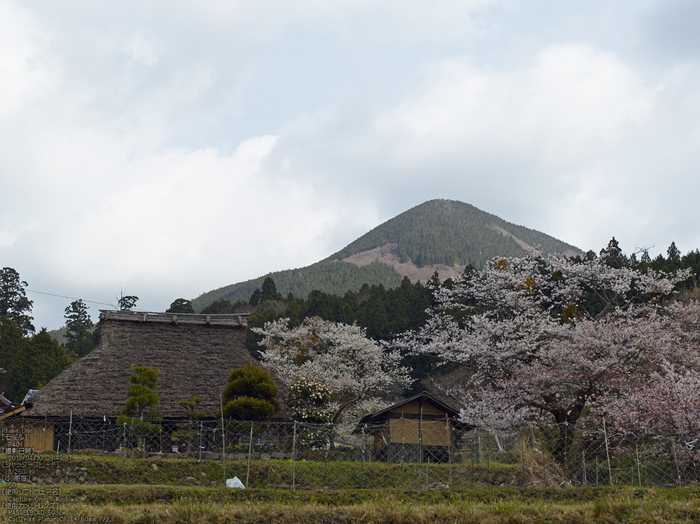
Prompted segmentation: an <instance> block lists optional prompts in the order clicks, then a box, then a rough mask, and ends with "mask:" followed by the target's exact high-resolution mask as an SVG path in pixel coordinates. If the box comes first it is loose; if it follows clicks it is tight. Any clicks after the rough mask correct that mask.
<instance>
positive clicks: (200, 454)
mask: <svg viewBox="0 0 700 524" xmlns="http://www.w3.org/2000/svg"><path fill="white" fill-rule="evenodd" d="M198 462H199V485H200V486H201V485H202V422H201V421H200V422H199V459H198Z"/></svg>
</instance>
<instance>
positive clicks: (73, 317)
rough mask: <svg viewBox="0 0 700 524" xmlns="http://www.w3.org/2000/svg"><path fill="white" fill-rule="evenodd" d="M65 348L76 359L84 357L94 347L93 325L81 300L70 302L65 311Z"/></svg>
mask: <svg viewBox="0 0 700 524" xmlns="http://www.w3.org/2000/svg"><path fill="white" fill-rule="evenodd" d="M64 318H65V319H66V339H67V340H68V342H67V343H66V347H67V348H68V349H69V350H71V351H72V352H73V353H75V354H76V355H77V356H78V357H84V356H85V355H87V354H88V353H90V351H92V350H93V349H94V347H95V342H94V340H93V337H92V331H93V329H94V327H95V325H94V324H93V323H92V320H91V319H90V315H89V314H88V310H87V305H86V304H85V302H83V301H82V300H76V301H74V302H71V304H70V306H68V307H67V308H66V309H65V315H64Z"/></svg>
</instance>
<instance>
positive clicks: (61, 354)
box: [0, 238, 700, 404]
mask: <svg viewBox="0 0 700 524" xmlns="http://www.w3.org/2000/svg"><path fill="white" fill-rule="evenodd" d="M599 256H603V257H604V259H605V263H606V264H607V265H610V266H611V267H613V266H614V267H618V268H620V267H626V268H631V269H634V270H636V271H638V272H641V273H646V272H649V271H657V272H662V273H667V274H674V273H676V272H678V271H680V270H688V271H689V272H690V274H691V277H690V278H688V279H686V280H684V281H683V282H681V283H678V284H677V289H678V290H679V291H680V292H681V293H685V294H686V295H687V296H693V297H695V298H697V295H698V291H697V284H698V275H700V250H697V249H696V250H695V251H691V252H689V253H687V254H686V255H682V254H681V253H680V251H679V250H678V249H677V247H676V246H675V243H671V245H670V247H669V248H668V250H667V252H666V256H664V255H661V254H660V255H658V256H657V257H656V258H653V259H652V258H651V257H649V255H648V253H647V252H645V251H643V252H641V253H635V254H632V255H626V254H624V253H623V252H622V251H621V250H620V248H619V245H618V243H617V241H616V240H615V239H614V238H613V239H612V240H611V241H610V243H609V244H608V246H606V247H605V248H604V249H602V250H601V251H600V253H599V254H596V253H595V252H593V251H589V252H588V253H586V254H585V255H583V256H581V255H579V256H577V257H574V258H573V259H572V260H579V261H584V260H593V259H596V258H597V257H599ZM465 271H466V272H469V271H474V268H473V267H470V266H468V267H467V269H466V270H465ZM453 285H454V282H453V281H452V280H450V279H448V280H446V281H444V282H442V283H441V282H440V281H439V279H438V277H437V274H436V275H434V276H433V278H432V279H431V280H430V281H429V282H426V283H420V282H415V283H413V282H411V281H409V280H408V279H407V278H404V279H403V280H402V281H397V285H396V286H395V287H385V286H384V285H382V284H379V285H376V284H371V285H370V284H367V283H364V284H362V285H358V287H357V288H355V289H350V290H348V291H346V292H345V293H344V294H342V295H341V294H333V293H327V292H323V291H311V292H310V293H309V294H308V295H307V296H295V293H293V292H291V291H289V290H287V289H284V288H282V287H281V286H280V289H282V290H283V291H284V292H282V291H280V290H279V289H278V285H277V283H276V282H275V281H274V280H273V279H272V278H271V277H267V278H265V279H264V280H263V281H262V285H261V286H260V287H258V288H255V289H253V290H252V291H251V293H250V296H249V298H248V300H239V301H236V302H233V303H232V302H230V301H228V300H226V299H222V300H219V301H216V302H213V303H211V304H209V305H208V306H207V307H206V308H205V309H203V310H202V313H233V312H248V313H250V317H249V321H248V330H247V335H246V344H247V347H248V349H249V351H250V352H251V354H253V355H255V356H258V355H259V349H260V348H259V346H258V344H259V342H260V341H261V340H262V335H260V334H259V333H256V332H255V330H254V328H258V329H260V328H263V327H264V326H265V323H267V322H271V321H274V320H277V319H281V318H288V319H289V327H290V328H294V327H296V326H300V325H301V324H302V323H303V321H304V320H305V319H308V318H312V317H319V318H321V319H324V320H328V321H332V322H341V323H344V324H350V325H352V324H356V325H357V326H359V327H360V328H362V329H363V330H364V331H365V333H366V336H367V337H368V338H370V339H372V340H374V341H385V342H387V341H391V340H393V339H395V338H396V337H397V336H399V335H400V334H402V333H405V332H408V331H416V330H419V329H421V328H422V327H423V326H424V325H425V324H426V322H427V320H428V317H429V315H428V312H427V311H428V310H429V308H431V307H434V306H435V304H436V295H437V294H439V293H440V290H441V289H449V288H450V287H452V286H453ZM26 286H27V283H26V282H23V281H22V280H21V278H20V275H19V273H18V272H17V271H16V270H15V269H13V268H8V267H6V268H3V269H2V270H1V272H0V317H1V318H2V321H1V323H0V366H1V367H2V369H3V371H2V372H1V374H0V393H2V394H3V396H4V397H5V398H6V399H8V400H9V401H11V402H12V403H14V404H19V403H20V402H21V401H22V399H23V398H24V395H25V394H26V393H27V391H28V390H29V389H38V388H41V387H43V386H44V385H45V384H46V383H47V382H48V381H49V380H51V379H52V378H53V377H54V376H56V375H57V374H59V373H60V372H61V371H62V370H64V369H65V368H67V367H68V366H69V365H71V364H72V363H73V362H75V361H76V360H77V359H78V358H81V357H83V356H85V355H86V354H88V353H89V352H90V351H91V350H92V348H94V347H95V345H96V343H97V341H98V340H99V329H95V326H94V324H93V322H92V320H91V319H90V317H89V315H88V312H87V307H86V305H85V303H84V302H83V301H82V300H76V301H74V302H72V303H70V304H69V305H68V306H66V308H65V319H66V324H65V327H66V342H65V343H64V344H59V343H58V342H57V341H56V340H54V339H53V338H52V337H51V336H50V335H49V333H48V332H47V331H46V329H41V330H39V331H38V332H37V331H36V329H35V327H34V325H33V324H32V322H33V319H32V317H31V311H32V301H31V300H29V299H28V298H27V297H26V291H25V288H26ZM285 293H286V294H285ZM122 298H123V299H125V300H124V301H123V302H121V303H120V304H121V306H123V307H125V308H128V309H130V308H132V307H134V306H135V304H136V300H138V297H122ZM588 300H590V301H593V302H594V301H595V300H596V297H594V296H591V297H589V299H588ZM168 311H169V312H194V309H193V306H192V302H191V301H190V300H186V299H182V298H180V299H177V300H175V301H174V302H173V303H172V304H171V307H170V308H169V309H168ZM402 364H403V365H404V366H407V367H409V368H411V369H412V371H411V376H412V378H413V379H414V380H415V381H414V382H413V386H412V389H411V390H409V391H407V392H406V393H411V392H415V391H418V390H421V389H423V388H424V387H425V382H424V380H425V379H426V378H428V377H430V376H433V375H434V374H440V373H445V372H447V371H449V370H450V369H451V366H454V364H449V363H448V364H445V362H444V360H443V359H440V358H437V357H436V356H435V355H431V354H425V353H423V354H420V352H409V351H405V352H404V355H403V361H402Z"/></svg>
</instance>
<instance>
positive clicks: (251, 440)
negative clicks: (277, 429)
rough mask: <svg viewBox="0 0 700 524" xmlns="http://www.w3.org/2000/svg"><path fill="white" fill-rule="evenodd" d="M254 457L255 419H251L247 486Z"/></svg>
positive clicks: (246, 485)
mask: <svg viewBox="0 0 700 524" xmlns="http://www.w3.org/2000/svg"><path fill="white" fill-rule="evenodd" d="M252 457H253V421H252V420H251V421H250V440H249V441H248V472H247V473H246V474H245V487H246V488H247V487H249V486H248V482H249V481H250V460H251V458H252Z"/></svg>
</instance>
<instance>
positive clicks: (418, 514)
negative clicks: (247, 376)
mask: <svg viewBox="0 0 700 524" xmlns="http://www.w3.org/2000/svg"><path fill="white" fill-rule="evenodd" d="M56 489H60V490H61V496H62V497H63V498H64V499H68V500H74V501H73V502H68V503H64V504H63V505H62V507H61V510H62V511H65V520H64V522H120V523H122V522H123V523H151V522H167V523H187V522H191V523H205V522H206V523H219V522H221V523H223V522H231V523H233V522H235V523H241V524H247V523H265V524H270V523H316V522H318V523H331V524H333V523H351V522H352V523H355V522H356V523H400V522H406V523H408V522H418V523H435V522H466V523H469V522H489V523H540V522H562V523H563V522H566V523H608V522H609V523H612V522H615V523H623V522H624V523H627V524H630V523H647V522H658V523H665V522H700V489H699V488H662V489H638V488H637V489H635V488H582V489H515V488H474V489H465V490H452V489H441V490H420V491H408V490H337V491H335V490H278V489H272V490H270V489H268V490H232V489H227V488H223V487H221V488H199V487H186V486H153V485H130V486H119V485H115V486H74V485H73V486H57V487H56ZM54 516H60V515H54ZM47 517H48V515H47ZM93 519H94V520H93ZM0 522H10V520H9V518H8V515H3V516H1V517H0Z"/></svg>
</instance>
